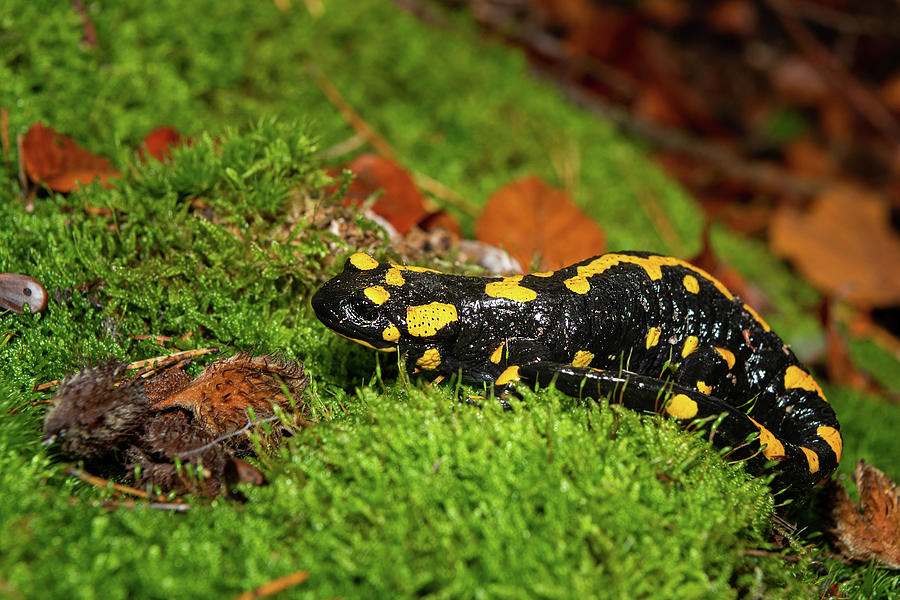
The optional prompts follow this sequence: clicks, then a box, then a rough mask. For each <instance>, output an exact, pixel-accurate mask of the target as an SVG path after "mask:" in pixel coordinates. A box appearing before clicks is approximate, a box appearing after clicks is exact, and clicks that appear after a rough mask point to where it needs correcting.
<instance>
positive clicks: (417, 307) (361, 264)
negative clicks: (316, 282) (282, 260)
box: [312, 253, 458, 352]
mask: <svg viewBox="0 0 900 600" xmlns="http://www.w3.org/2000/svg"><path fill="white" fill-rule="evenodd" d="M436 273H437V272H436V271H432V270H431V269H424V268H421V267H405V266H401V265H393V264H386V263H379V262H377V261H376V260H375V259H374V258H372V257H371V256H368V255H366V254H362V253H357V254H354V255H352V256H351V257H350V258H349V259H348V260H347V262H346V264H345V265H344V270H343V271H342V272H341V273H340V274H339V275H338V276H337V277H334V278H333V279H331V280H329V281H328V282H326V283H325V285H323V286H322V288H321V289H319V291H318V292H316V294H315V295H314V296H313V298H312V307H313V310H314V311H315V313H316V316H317V317H318V318H319V320H320V321H322V323H324V324H325V326H326V327H328V328H329V329H331V330H332V331H334V332H335V333H338V334H340V335H342V336H344V337H346V338H349V339H351V340H353V341H355V342H359V343H360V344H363V345H364V346H368V347H370V348H374V349H376V350H383V351H386V352H390V351H393V350H396V349H397V345H398V343H399V342H400V341H401V339H407V340H409V339H416V340H417V341H427V340H433V341H437V340H438V339H441V338H446V337H447V336H448V335H453V334H455V332H456V330H457V320H458V315H457V311H456V307H455V306H454V305H453V304H450V303H446V302H440V301H437V300H438V298H437V295H442V294H440V292H441V289H442V284H441V280H440V278H441V277H446V276H445V275H435V274H436Z"/></svg>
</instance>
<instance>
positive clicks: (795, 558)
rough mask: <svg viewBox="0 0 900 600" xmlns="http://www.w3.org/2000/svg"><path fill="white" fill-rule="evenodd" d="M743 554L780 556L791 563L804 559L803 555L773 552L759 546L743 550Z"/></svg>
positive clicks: (768, 556)
mask: <svg viewBox="0 0 900 600" xmlns="http://www.w3.org/2000/svg"><path fill="white" fill-rule="evenodd" d="M741 556H758V557H760V558H780V559H781V560H783V561H785V562H789V563H798V562H800V561H801V560H804V558H803V557H802V556H794V555H790V554H787V555H786V554H782V553H780V552H771V551H769V550H759V549H757V548H750V549H748V550H742V551H741Z"/></svg>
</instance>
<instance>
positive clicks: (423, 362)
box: [416, 348, 441, 371]
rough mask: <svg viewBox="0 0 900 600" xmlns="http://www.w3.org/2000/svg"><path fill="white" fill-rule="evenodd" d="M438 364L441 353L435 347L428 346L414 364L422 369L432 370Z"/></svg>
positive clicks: (439, 363)
mask: <svg viewBox="0 0 900 600" xmlns="http://www.w3.org/2000/svg"><path fill="white" fill-rule="evenodd" d="M440 365H441V353H440V352H439V351H438V349H437V348H429V349H428V350H426V351H425V352H423V353H422V356H420V357H419V360H417V361H416V366H417V367H419V368H420V369H422V370H423V371H434V370H435V369H437V368H438V367H439V366H440Z"/></svg>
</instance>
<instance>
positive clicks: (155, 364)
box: [34, 346, 219, 392]
mask: <svg viewBox="0 0 900 600" xmlns="http://www.w3.org/2000/svg"><path fill="white" fill-rule="evenodd" d="M218 351H219V349H218V348H216V347H214V346H213V347H209V348H198V349H196V350H185V351H184V352H176V353H175V354H164V355H162V356H155V357H153V358H147V359H144V360H139V361H136V362H133V363H129V364H128V365H127V366H126V367H125V369H126V370H128V371H131V370H133V369H140V368H142V367H146V366H147V365H152V368H151V369H149V370H148V371H146V372H143V373H140V374H138V376H139V377H143V376H145V375H146V374H147V373H151V372H153V371H154V370H156V369H159V368H160V367H162V366H163V365H166V364H169V363H174V362H178V361H180V360H186V359H188V358H195V357H197V356H203V355H204V354H209V353H210V352H218ZM61 381H62V379H54V380H53V381H46V382H44V383H41V384H38V385H36V386H34V391H35V392H41V391H44V390H46V389H49V388H52V387H53V386H55V385H59V383H60V382H61Z"/></svg>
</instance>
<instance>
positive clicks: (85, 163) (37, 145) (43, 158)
mask: <svg viewBox="0 0 900 600" xmlns="http://www.w3.org/2000/svg"><path fill="white" fill-rule="evenodd" d="M22 161H23V162H24V163H25V171H26V172H27V173H28V177H29V178H30V179H31V180H32V181H34V182H35V183H42V184H44V185H46V186H47V187H48V188H50V189H51V190H54V191H56V192H69V191H71V190H72V189H74V188H75V186H77V185H79V184H80V185H87V184H89V183H90V182H92V181H93V180H94V179H97V178H99V179H100V182H101V183H102V184H103V185H104V186H106V187H111V185H110V184H109V179H111V178H114V177H118V176H119V172H118V171H117V170H115V169H114V168H113V166H112V164H111V163H110V162H109V160H107V159H106V158H104V157H102V156H97V155H95V154H91V153H90V152H88V151H87V150H85V149H83V148H81V147H80V146H78V144H76V143H75V140H73V139H72V138H70V137H66V136H64V135H62V134H61V133H57V132H56V131H54V130H53V129H51V128H49V127H45V126H44V125H42V124H41V123H35V124H34V125H32V126H31V127H30V128H29V129H28V132H27V133H26V134H25V139H24V140H23V141H22Z"/></svg>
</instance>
